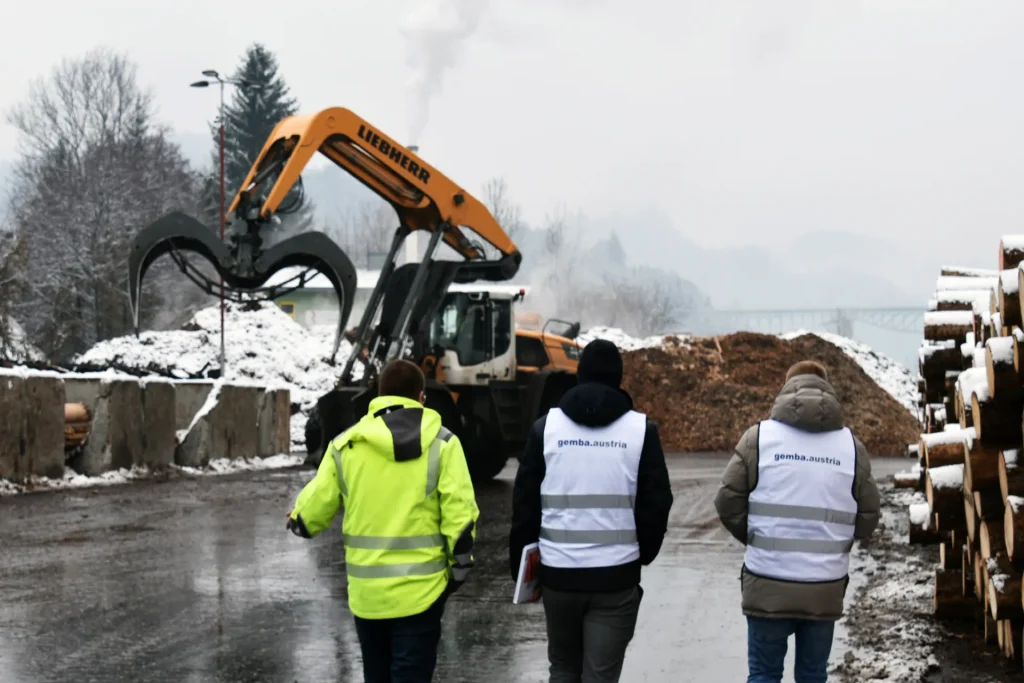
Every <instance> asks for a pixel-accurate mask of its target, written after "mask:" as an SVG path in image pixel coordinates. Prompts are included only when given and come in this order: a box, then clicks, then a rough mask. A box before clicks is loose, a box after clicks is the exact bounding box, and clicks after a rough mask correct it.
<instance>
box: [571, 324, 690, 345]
mask: <svg viewBox="0 0 1024 683" xmlns="http://www.w3.org/2000/svg"><path fill="white" fill-rule="evenodd" d="M688 338H689V337H687V336H686V335H655V336H652V337H643V338H641V337H633V336H631V335H629V334H626V333H625V332H624V331H622V330H621V329H619V328H618V327H591V328H590V329H588V330H587V331H586V332H582V333H580V335H579V336H578V337H577V338H576V341H578V342H579V343H580V344H582V345H583V346H586V345H587V344H589V343H590V342H592V341H594V340H595V339H605V340H607V341H610V342H612V343H613V344H615V345H616V346H617V347H619V348H620V349H622V350H623V351H638V350H640V349H653V348H657V347H660V346H664V345H665V343H666V342H667V341H668V340H669V339H672V340H674V341H677V342H678V343H679V344H681V345H683V346H685V345H686V340H687V339H688Z"/></svg>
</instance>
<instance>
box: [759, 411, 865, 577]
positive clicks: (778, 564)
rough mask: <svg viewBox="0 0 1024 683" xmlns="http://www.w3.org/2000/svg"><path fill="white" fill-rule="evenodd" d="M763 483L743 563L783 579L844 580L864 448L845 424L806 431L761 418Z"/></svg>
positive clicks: (760, 460)
mask: <svg viewBox="0 0 1024 683" xmlns="http://www.w3.org/2000/svg"><path fill="white" fill-rule="evenodd" d="M757 450H758V452H757V484H756V485H755V486H754V490H753V491H751V492H750V497H749V498H748V510H747V551H746V555H745V557H744V564H745V565H746V567H747V569H748V570H750V571H751V572H752V573H754V574H757V575H760V576H765V577H768V578H771V579H780V580H783V581H802V582H812V581H838V580H839V579H842V578H845V577H846V575H847V574H848V573H849V569H850V549H851V548H852V547H853V532H854V526H855V524H856V521H857V500H856V499H855V498H854V497H853V479H854V474H855V473H856V466H857V448H856V445H855V444H854V440H853V434H852V432H850V430H849V429H847V428H846V427H844V428H842V429H837V430H835V431H831V432H816V433H815V432H805V431H802V430H800V429H797V428H795V427H791V426H789V425H787V424H784V423H782V422H777V421H775V420H766V421H764V422H761V423H760V427H759V430H758V438H757Z"/></svg>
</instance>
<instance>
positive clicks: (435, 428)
mask: <svg viewBox="0 0 1024 683" xmlns="http://www.w3.org/2000/svg"><path fill="white" fill-rule="evenodd" d="M440 431H441V415H440V414H439V413H438V412H437V411H436V410H432V409H430V408H425V407H424V406H423V404H421V403H420V402H419V401H414V400H412V399H409V398H403V397H401V396H378V397H377V398H375V399H373V400H372V401H370V408H369V410H368V411H367V413H366V415H364V416H363V418H362V419H361V420H359V422H357V423H356V424H355V425H354V426H353V427H352V428H351V429H350V430H349V432H348V437H347V440H348V441H351V442H352V443H360V442H361V443H364V444H366V445H368V446H370V447H371V448H372V449H373V451H374V452H376V453H378V454H379V455H381V456H383V457H387V458H390V459H393V460H395V461H396V462H402V461H404V460H415V459H416V458H418V457H420V456H422V455H423V452H424V451H425V450H426V449H427V448H428V447H429V446H430V444H431V443H432V442H433V441H434V439H436V438H437V435H438V432H440Z"/></svg>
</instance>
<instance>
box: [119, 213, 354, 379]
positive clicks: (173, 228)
mask: <svg viewBox="0 0 1024 683" xmlns="http://www.w3.org/2000/svg"><path fill="white" fill-rule="evenodd" d="M189 252H191V253H192V254H197V255H199V256H202V257H203V258H204V259H205V260H206V261H208V262H209V263H210V264H211V265H212V266H213V268H214V269H215V270H216V271H217V274H218V275H219V276H220V277H221V278H222V279H223V282H224V290H225V297H226V298H231V299H232V300H234V301H246V300H250V301H251V300H267V301H270V300H273V299H276V298H278V297H280V296H282V295H284V294H286V293H288V292H291V291H294V290H296V289H298V288H299V287H301V286H302V285H303V283H304V281H305V280H306V276H305V272H308V271H309V270H315V271H318V272H319V273H321V274H323V275H324V276H325V277H326V278H327V279H328V280H329V281H330V283H331V285H332V286H333V288H334V292H335V294H336V295H337V297H338V304H339V306H340V309H341V311H340V316H339V318H338V327H337V330H336V333H335V337H334V347H333V350H332V353H331V361H332V362H333V361H334V357H335V356H336V355H337V352H338V347H339V346H340V344H341V337H342V332H343V331H344V329H345V325H346V323H347V322H348V317H349V315H350V314H351V313H352V306H353V304H354V297H355V293H356V269H355V266H353V265H352V261H351V259H349V257H348V255H347V254H346V253H345V252H344V250H342V249H341V247H339V246H338V245H337V243H335V242H334V241H333V240H331V238H329V237H328V236H327V235H325V234H324V233H322V232H304V233H300V234H298V235H295V236H294V237H290V238H287V239H284V240H282V241H280V242H278V243H277V244H274V245H273V246H271V247H269V248H267V249H263V246H262V239H261V238H260V234H259V229H258V227H257V228H255V229H254V228H253V227H250V229H249V230H248V232H246V233H244V234H240V235H238V234H232V235H231V244H227V243H225V242H222V241H221V240H220V239H219V238H218V237H217V234H216V233H215V232H214V231H213V230H211V229H210V228H208V227H207V226H205V225H203V224H202V223H201V222H199V221H198V220H196V219H195V218H192V217H191V216H188V215H187V214H184V213H181V212H174V213H171V214H168V215H166V216H164V217H163V218H160V219H159V220H157V221H155V222H154V223H152V224H150V225H149V226H147V227H146V228H144V229H143V230H142V231H140V232H139V234H138V235H137V236H136V237H135V240H134V242H133V244H132V248H131V252H130V253H129V255H128V293H129V297H130V300H131V307H132V316H133V320H134V324H135V330H136V333H137V332H138V329H139V301H140V299H141V294H142V281H143V279H144V278H145V276H146V271H147V270H148V269H149V267H150V266H151V265H152V264H153V262H154V261H156V259H158V258H160V257H161V256H164V255H166V254H170V255H171V257H172V258H173V259H174V261H175V262H176V263H177V264H178V266H179V267H180V268H181V270H182V271H183V272H184V273H185V274H186V275H187V276H188V277H189V279H191V280H192V281H193V282H195V283H196V284H198V285H199V286H200V287H202V288H203V289H204V290H206V291H207V292H208V293H209V294H215V293H217V292H218V291H219V289H220V283H218V282H215V281H213V280H211V279H210V278H209V277H207V276H206V275H205V274H204V273H202V272H201V271H200V270H199V269H198V268H196V267H195V266H194V265H192V264H191V263H189V261H188V259H187V258H186V254H187V253H189ZM286 268H304V269H305V272H304V273H303V274H300V275H296V276H295V277H293V278H290V279H288V280H286V281H285V282H283V283H280V284H275V285H273V286H266V282H267V281H268V280H269V279H270V278H271V277H272V276H273V275H274V274H275V273H278V272H279V271H281V270H284V269H286Z"/></svg>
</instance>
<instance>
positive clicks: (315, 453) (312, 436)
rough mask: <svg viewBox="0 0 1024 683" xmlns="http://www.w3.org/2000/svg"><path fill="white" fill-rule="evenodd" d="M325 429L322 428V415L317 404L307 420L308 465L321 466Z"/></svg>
mask: <svg viewBox="0 0 1024 683" xmlns="http://www.w3.org/2000/svg"><path fill="white" fill-rule="evenodd" d="M322 446H323V430H322V429H321V428H320V415H319V414H318V413H317V410H316V406H313V408H312V410H310V411H309V417H308V419H307V420H306V461H305V464H306V465H312V466H314V467H319V466H320V459H321V458H322V457H323V451H322V449H321V447H322Z"/></svg>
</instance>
